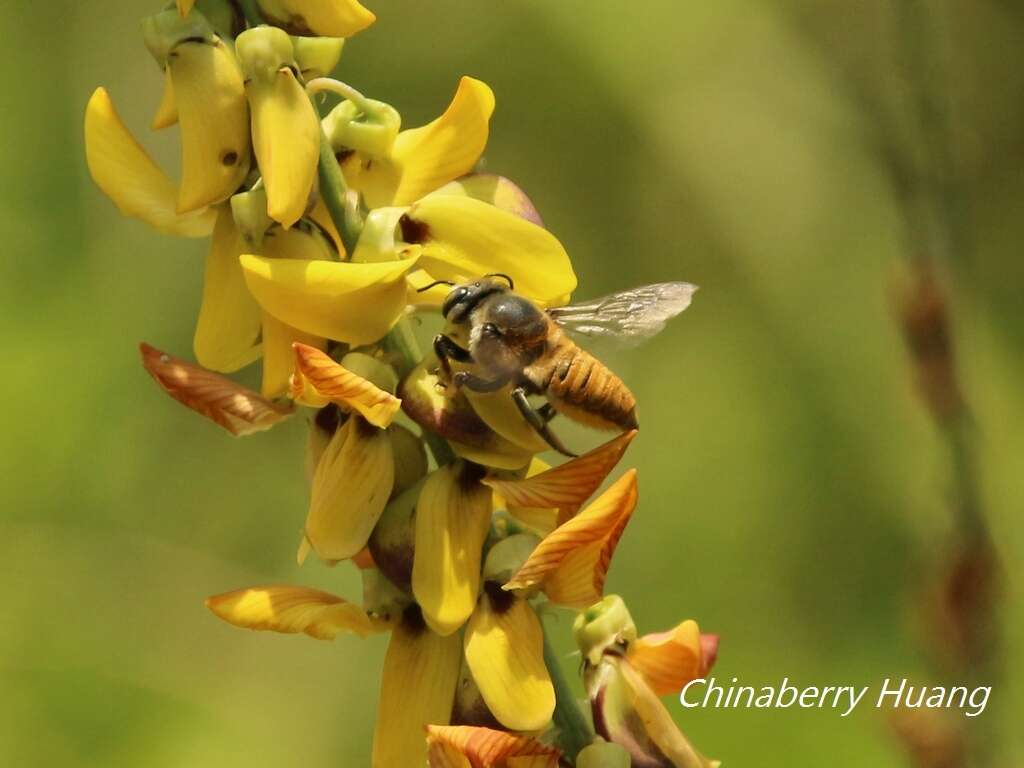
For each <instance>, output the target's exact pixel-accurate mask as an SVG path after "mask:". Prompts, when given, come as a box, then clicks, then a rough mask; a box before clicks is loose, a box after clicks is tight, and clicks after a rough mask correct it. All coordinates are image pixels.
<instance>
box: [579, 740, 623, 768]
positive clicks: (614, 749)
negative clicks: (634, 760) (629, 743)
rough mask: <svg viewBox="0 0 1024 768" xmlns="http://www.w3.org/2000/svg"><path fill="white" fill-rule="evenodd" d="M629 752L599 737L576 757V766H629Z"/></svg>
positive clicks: (621, 767)
mask: <svg viewBox="0 0 1024 768" xmlns="http://www.w3.org/2000/svg"><path fill="white" fill-rule="evenodd" d="M629 766H630V759H629V752H627V751H626V750H625V749H623V748H622V747H620V746H619V745H618V744H612V743H611V742H610V741H605V740H604V739H602V738H600V737H598V739H597V741H595V742H594V743H593V744H591V745H590V746H588V747H584V748H583V749H582V750H581V751H580V753H579V755H577V757H576V768H629Z"/></svg>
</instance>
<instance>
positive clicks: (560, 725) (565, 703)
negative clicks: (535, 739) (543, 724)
mask: <svg viewBox="0 0 1024 768" xmlns="http://www.w3.org/2000/svg"><path fill="white" fill-rule="evenodd" d="M544 664H545V665H547V668H548V674H549V675H550V676H551V683H552V685H553V686H554V687H555V715H554V721H555V727H556V728H557V729H558V732H557V736H556V741H557V742H558V747H559V749H561V750H562V752H563V753H564V754H565V756H566V757H567V758H568V759H569V761H570V762H572V763H575V762H576V755H578V754H579V753H580V750H581V749H583V748H584V747H586V746H587V745H588V744H590V743H591V742H592V741H593V740H594V731H593V729H592V728H591V727H590V723H589V722H587V718H586V717H584V716H583V712H581V711H580V708H579V705H578V704H577V703H576V697H575V696H574V695H573V692H572V688H570V687H569V681H568V680H566V678H565V673H564V672H563V671H562V664H561V662H560V661H559V660H558V655H557V654H556V653H555V649H554V648H553V647H552V646H551V641H550V640H549V639H548V633H547V632H546V631H545V632H544Z"/></svg>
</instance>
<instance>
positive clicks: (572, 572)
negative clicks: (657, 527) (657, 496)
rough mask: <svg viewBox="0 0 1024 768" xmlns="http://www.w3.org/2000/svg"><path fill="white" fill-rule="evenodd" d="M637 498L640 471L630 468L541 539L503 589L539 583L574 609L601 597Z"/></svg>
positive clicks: (552, 597)
mask: <svg viewBox="0 0 1024 768" xmlns="http://www.w3.org/2000/svg"><path fill="white" fill-rule="evenodd" d="M636 501H637V482H636V470H635V469H631V470H629V471H628V472H626V474H624V475H623V476H622V477H621V478H619V479H618V480H617V481H616V482H615V483H614V484H613V485H612V486H611V487H610V488H608V490H607V491H605V492H604V493H602V494H601V495H600V496H599V497H598V498H597V499H596V500H595V501H594V502H593V503H592V504H590V506H588V507H587V508H586V509H585V510H583V511H582V512H580V513H579V514H578V515H577V516H576V517H574V518H572V519H571V520H569V521H568V522H567V523H564V524H562V525H560V526H559V527H558V528H556V529H555V530H554V532H553V533H551V534H550V535H548V536H547V537H546V538H545V539H544V540H543V541H541V543H540V544H539V545H537V548H536V549H535V550H534V551H533V554H531V555H530V557H529V559H528V560H527V561H526V562H525V563H524V564H523V567H522V568H520V569H519V572H518V573H517V574H516V575H515V576H513V577H512V579H511V580H510V581H509V582H508V583H507V584H505V586H504V589H506V590H518V589H528V588H530V587H533V586H535V585H539V586H540V588H541V589H543V590H544V592H545V594H547V596H548V597H549V598H550V599H551V600H552V601H553V602H556V603H559V604H561V605H566V606H569V607H575V608H583V607H586V606H587V605H590V604H591V603H593V602H595V601H596V600H598V599H600V597H601V594H602V592H603V590H604V580H605V576H606V575H607V573H608V566H609V565H610V564H611V558H612V554H613V553H614V552H615V547H616V546H617V545H618V543H619V539H620V538H621V537H622V532H623V530H625V528H626V524H627V523H628V522H629V518H630V517H631V516H632V514H633V510H634V509H635V508H636Z"/></svg>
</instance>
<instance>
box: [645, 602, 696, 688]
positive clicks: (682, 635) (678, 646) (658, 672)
mask: <svg viewBox="0 0 1024 768" xmlns="http://www.w3.org/2000/svg"><path fill="white" fill-rule="evenodd" d="M626 658H627V659H629V663H630V664H632V665H633V669H635V670H636V671H637V672H639V673H640V674H641V675H642V676H643V677H644V679H645V680H646V681H647V684H648V685H649V686H651V690H653V691H654V692H655V693H656V694H658V695H659V696H668V695H669V694H675V693H679V691H681V690H682V688H683V686H684V685H686V684H687V683H688V682H690V681H691V680H695V679H696V678H698V677H700V676H701V675H702V674H704V669H705V665H704V653H703V649H702V646H701V637H700V628H699V627H698V626H697V622H695V621H693V620H692V619H688V620H686V621H684V622H683V623H682V624H680V625H679V626H677V627H675V628H674V629H670V630H669V631H668V632H655V633H652V634H648V635H642V636H641V637H638V638H637V639H636V640H634V641H633V642H632V643H630V644H629V650H628V652H627V653H626Z"/></svg>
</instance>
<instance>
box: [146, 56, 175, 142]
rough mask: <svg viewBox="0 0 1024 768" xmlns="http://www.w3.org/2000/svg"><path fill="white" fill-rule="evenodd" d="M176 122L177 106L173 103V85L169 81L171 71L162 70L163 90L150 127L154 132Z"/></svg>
mask: <svg viewBox="0 0 1024 768" xmlns="http://www.w3.org/2000/svg"><path fill="white" fill-rule="evenodd" d="M176 122H178V104H177V103H176V102H175V101H174V83H173V82H172V81H171V70H170V69H165V70H164V90H163V94H162V95H161V96H160V105H159V106H158V107H157V108H156V114H155V115H153V123H152V124H151V125H150V128H152V129H153V130H154V131H159V130H160V129H161V128H169V127H170V126H172V125H174V124H175V123H176Z"/></svg>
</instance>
